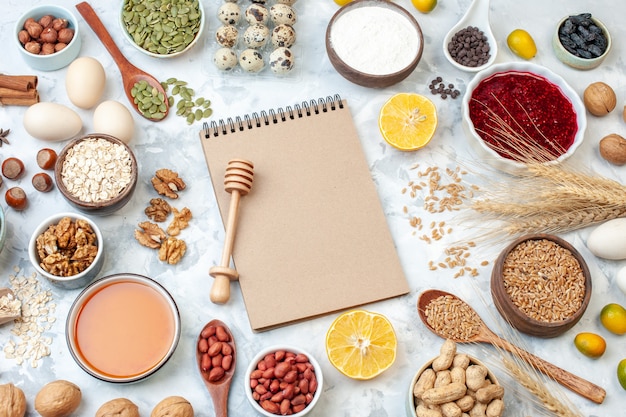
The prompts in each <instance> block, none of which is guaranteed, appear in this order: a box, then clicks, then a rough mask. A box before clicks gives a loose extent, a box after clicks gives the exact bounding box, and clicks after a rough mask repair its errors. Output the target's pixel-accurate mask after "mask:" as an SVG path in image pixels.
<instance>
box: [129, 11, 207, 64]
mask: <svg viewBox="0 0 626 417" xmlns="http://www.w3.org/2000/svg"><path fill="white" fill-rule="evenodd" d="M201 17H202V10H201V8H200V4H199V2H198V0H160V1H159V0H147V1H146V0H124V7H123V11H122V20H123V22H124V26H125V28H126V30H127V32H128V34H129V35H130V36H131V37H132V38H133V41H134V42H135V43H136V44H137V45H138V46H139V47H140V48H142V49H144V50H146V51H148V52H151V53H155V54H158V55H170V54H173V53H177V52H181V51H183V50H184V49H185V48H187V47H188V46H189V44H191V42H193V40H194V39H195V37H196V35H197V34H198V32H199V31H200V20H201Z"/></svg>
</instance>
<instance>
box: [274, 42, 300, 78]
mask: <svg viewBox="0 0 626 417" xmlns="http://www.w3.org/2000/svg"><path fill="white" fill-rule="evenodd" d="M293 64H294V56H293V52H291V50H290V49H289V48H285V47H284V46H282V47H280V48H276V49H274V50H273V51H272V53H271V54H270V69H271V70H272V72H273V73H274V74H286V73H288V72H290V71H291V70H292V69H293Z"/></svg>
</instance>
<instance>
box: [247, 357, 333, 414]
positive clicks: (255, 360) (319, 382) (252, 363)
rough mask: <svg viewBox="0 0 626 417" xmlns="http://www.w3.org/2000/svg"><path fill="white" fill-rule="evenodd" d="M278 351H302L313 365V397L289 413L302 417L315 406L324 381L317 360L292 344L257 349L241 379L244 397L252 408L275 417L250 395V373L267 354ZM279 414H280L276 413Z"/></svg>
mask: <svg viewBox="0 0 626 417" xmlns="http://www.w3.org/2000/svg"><path fill="white" fill-rule="evenodd" d="M278 351H285V352H292V353H295V354H299V353H302V354H304V355H306V356H307V357H308V359H309V362H310V363H311V365H313V370H314V372H315V378H316V379H317V389H316V390H315V394H314V395H313V399H312V400H311V402H310V403H309V404H308V405H307V406H306V407H305V408H304V409H303V410H302V411H300V412H297V413H294V414H290V415H291V416H292V417H302V416H305V415H307V414H308V413H309V412H310V411H311V410H313V408H314V407H315V405H316V404H317V402H318V401H319V399H320V396H321V395H322V386H323V382H324V378H323V375H322V368H321V367H320V364H319V363H318V362H317V360H316V359H315V357H313V355H311V354H310V353H309V352H307V351H305V350H304V349H300V348H297V347H294V346H289V345H275V346H270V347H266V348H264V349H262V350H261V351H259V352H258V353H257V354H256V355H255V356H254V357H253V358H252V360H251V361H250V364H249V365H248V367H247V369H246V374H245V377H244V379H243V381H244V391H245V393H246V398H247V399H248V401H249V402H250V405H252V408H254V410H255V411H256V412H257V413H259V414H261V415H263V416H266V417H275V416H276V415H277V414H275V413H270V412H268V411H266V410H264V409H263V408H262V407H261V406H260V405H259V402H257V401H256V400H255V399H254V398H253V397H252V390H251V389H250V375H251V374H252V372H253V371H254V370H255V369H256V368H257V364H258V363H259V362H260V361H261V360H262V359H263V358H265V357H266V356H267V355H268V354H271V353H274V352H278ZM278 415H280V414H278Z"/></svg>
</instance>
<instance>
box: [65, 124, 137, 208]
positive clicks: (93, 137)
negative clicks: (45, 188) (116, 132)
mask: <svg viewBox="0 0 626 417" xmlns="http://www.w3.org/2000/svg"><path fill="white" fill-rule="evenodd" d="M54 176H55V182H56V184H57V188H58V189H59V191H60V192H61V194H62V195H63V197H65V199H66V200H67V201H68V202H69V203H70V204H71V205H72V206H73V208H75V209H78V210H80V211H82V212H83V213H88V214H93V215H98V216H107V215H110V214H112V213H114V212H115V211H117V210H119V209H121V208H122V207H124V206H125V205H126V204H127V203H128V202H129V201H130V199H131V198H132V196H133V194H134V191H135V187H136V185H137V176H138V174H137V160H136V159H135V155H134V154H133V151H132V150H131V149H130V147H129V146H128V145H126V144H125V143H124V142H123V141H121V140H120V139H118V138H116V137H114V136H110V135H105V134H103V133H97V134H89V135H85V136H83V137H80V138H77V139H73V140H71V141H70V142H68V143H67V145H65V147H64V148H63V149H62V150H61V152H60V153H59V156H58V157H57V160H56V163H55V166H54Z"/></svg>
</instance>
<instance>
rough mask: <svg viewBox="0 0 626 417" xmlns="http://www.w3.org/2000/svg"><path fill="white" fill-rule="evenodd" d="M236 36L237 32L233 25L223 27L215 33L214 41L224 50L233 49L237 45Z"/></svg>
mask: <svg viewBox="0 0 626 417" xmlns="http://www.w3.org/2000/svg"><path fill="white" fill-rule="evenodd" d="M238 36H239V31H238V30H237V28H236V27H235V26H233V25H223V26H220V27H219V28H218V29H217V30H216V31H215V40H216V41H217V43H218V44H220V45H221V46H223V47H225V48H232V47H234V46H235V45H236V44H237V37H238Z"/></svg>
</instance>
